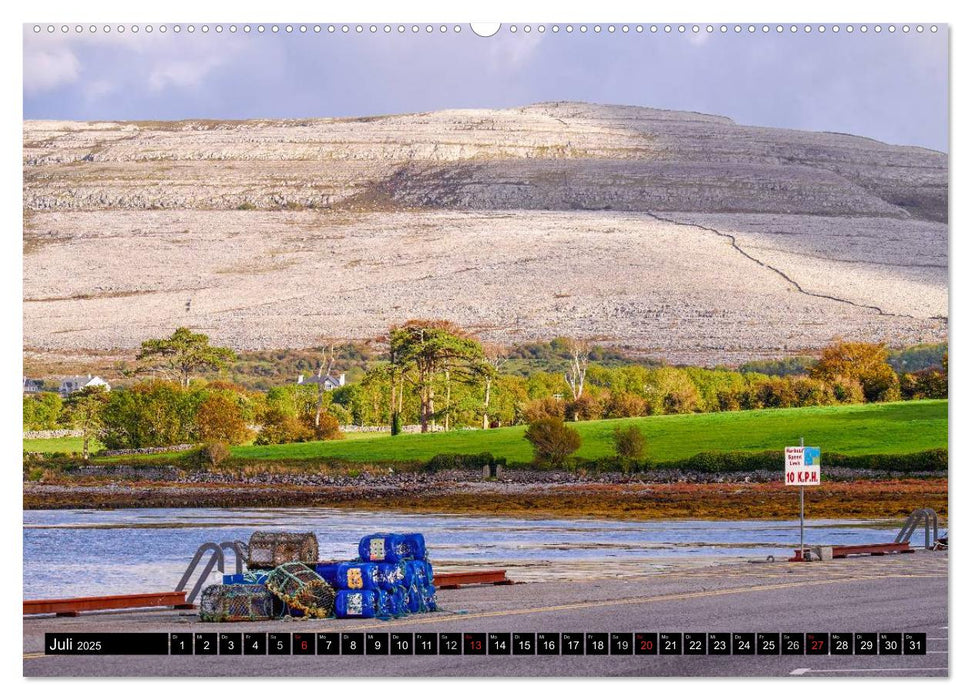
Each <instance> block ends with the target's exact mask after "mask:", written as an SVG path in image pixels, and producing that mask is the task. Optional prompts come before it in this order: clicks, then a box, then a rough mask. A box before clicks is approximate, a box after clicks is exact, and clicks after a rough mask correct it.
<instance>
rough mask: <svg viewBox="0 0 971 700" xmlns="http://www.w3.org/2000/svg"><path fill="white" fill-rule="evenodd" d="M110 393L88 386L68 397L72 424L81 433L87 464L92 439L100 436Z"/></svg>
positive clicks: (83, 457) (99, 387)
mask: <svg viewBox="0 0 971 700" xmlns="http://www.w3.org/2000/svg"><path fill="white" fill-rule="evenodd" d="M107 403H108V392H107V391H105V389H104V387H102V386H88V387H84V388H83V389H81V390H80V391H76V392H74V393H73V394H71V395H70V396H69V397H68V400H67V411H68V415H69V416H70V419H71V422H72V423H73V424H74V426H75V427H76V428H77V429H78V430H80V431H81V458H82V459H83V460H84V461H85V462H87V461H88V456H89V454H90V450H89V447H90V445H91V440H92V438H95V437H97V436H98V435H99V433H100V431H101V428H102V418H103V413H104V408H105V405H106V404H107Z"/></svg>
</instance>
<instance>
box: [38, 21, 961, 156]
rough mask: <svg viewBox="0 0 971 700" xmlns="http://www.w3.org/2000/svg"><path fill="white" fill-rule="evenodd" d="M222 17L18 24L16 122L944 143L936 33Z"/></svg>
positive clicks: (941, 54)
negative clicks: (360, 27) (174, 122)
mask: <svg viewBox="0 0 971 700" xmlns="http://www.w3.org/2000/svg"><path fill="white" fill-rule="evenodd" d="M211 26H214V25H211ZM224 26H225V27H227V29H225V30H224V31H223V32H222V33H221V34H216V33H215V32H214V31H212V30H211V31H210V32H209V33H208V34H202V33H201V32H199V31H196V32H195V33H194V34H192V35H190V34H188V33H187V32H185V31H184V30H183V32H181V33H180V34H174V33H173V32H171V31H169V32H167V33H166V34H164V35H163V34H160V33H159V32H158V30H157V28H156V30H155V31H154V32H152V33H151V34H147V33H146V32H145V31H144V30H142V31H140V32H139V33H138V34H132V33H131V31H130V30H129V31H127V32H126V33H124V34H118V32H117V31H113V32H112V33H110V34H107V35H106V34H104V33H103V32H101V31H99V32H98V33H97V34H95V35H91V34H90V33H88V32H87V30H85V32H83V33H82V34H80V35H78V34H75V32H74V30H73V26H72V28H71V30H70V31H69V32H68V33H67V34H61V32H60V30H59V29H58V30H57V31H55V33H53V34H48V33H47V32H46V31H43V32H41V33H40V34H35V33H34V32H33V31H32V28H31V26H25V28H24V118H26V119H184V118H218V119H243V118H255V117H329V116H359V115H370V114H391V113H401V112H420V111H431V110H436V109H446V108H462V107H512V106H518V105H523V104H529V103H533V102H540V101H547V100H582V101H588V102H601V103H611V104H634V105H643V106H650V107H659V108H664V109H683V110H691V111H698V112H708V113H714V114H723V115H726V116H729V117H731V118H733V119H735V120H736V121H737V122H739V123H742V124H755V125H763V126H777V127H786V128H795V129H809V130H820V131H840V132H846V133H853V134H859V135H863V136H869V137H871V138H875V139H878V140H881V141H886V142H889V143H895V144H908V145H917V146H925V147H928V148H933V149H936V150H941V151H946V150H947V146H948V38H947V29H946V28H944V27H942V28H941V29H940V30H939V31H938V32H937V33H936V34H932V33H930V32H929V31H925V32H923V33H922V34H918V33H916V32H914V31H911V32H910V33H908V34H904V33H902V32H901V31H899V30H898V31H897V32H895V33H893V34H891V33H889V32H887V31H886V30H885V31H883V32H881V33H880V34H877V33H874V32H873V31H872V30H871V31H870V32H867V33H866V34H861V33H860V32H859V31H856V32H854V33H853V34H847V33H846V32H845V30H844V31H841V32H840V33H839V34H833V33H832V32H831V31H828V32H826V33H825V34H821V35H820V34H818V33H816V32H813V33H811V34H805V33H804V32H802V31H799V32H798V33H795V34H792V33H790V32H789V31H788V30H786V31H785V32H784V33H782V34H777V33H776V32H775V31H774V29H773V31H771V32H770V33H768V34H762V33H761V32H760V31H759V32H757V33H756V34H754V35H751V34H748V33H747V32H746V31H743V32H742V33H741V34H735V33H734V32H733V31H731V30H729V32H728V33H727V34H720V33H719V32H718V31H717V29H716V31H715V33H713V34H710V35H709V34H707V33H706V32H705V31H704V29H702V32H701V33H700V34H697V35H694V34H691V33H690V32H689V33H687V34H678V33H676V32H674V33H672V34H664V33H663V32H659V33H658V34H651V33H649V32H648V31H645V32H644V33H641V34H637V33H635V32H633V31H631V32H630V33H628V34H626V35H625V34H622V33H621V32H619V31H617V32H615V33H613V34H608V33H606V32H602V33H601V34H594V33H593V32H592V31H588V32H587V33H586V34H580V33H579V32H577V31H574V32H573V33H572V34H567V33H566V32H565V31H560V32H559V33H558V34H553V33H552V32H550V31H547V32H546V33H544V34H539V33H538V32H537V31H535V29H534V30H533V31H532V32H531V33H529V34H526V33H524V32H523V31H522V29H520V31H518V32H516V33H515V34H512V33H510V32H508V31H507V30H505V29H504V30H503V31H501V32H500V33H499V34H497V35H496V36H493V37H490V38H482V37H477V36H475V35H474V34H472V33H471V32H470V31H469V30H468V27H467V26H464V27H463V31H462V32H461V33H459V34H455V33H454V32H452V31H449V32H448V33H446V34H441V33H439V31H438V29H437V27H436V30H435V32H433V33H432V34H428V33H426V32H425V31H424V29H422V31H421V32H420V33H418V34H412V33H411V31H410V30H409V31H407V32H406V33H405V34H403V35H399V34H398V33H397V32H396V31H394V32H392V33H391V34H390V35H386V34H384V33H383V32H381V31H380V30H379V32H378V33H377V34H374V35H372V34H370V33H369V32H368V31H367V30H365V32H364V33H363V34H357V33H355V32H354V31H353V30H352V31H351V32H350V33H349V34H346V35H345V34H342V33H341V32H340V31H338V32H336V33H334V34H329V33H327V31H326V29H325V30H324V31H323V32H321V33H320V34H315V33H313V31H312V30H310V31H308V32H307V33H306V34H300V33H299V32H297V31H295V32H294V33H293V34H286V33H285V32H283V31H282V30H281V32H280V33H279V34H272V33H271V32H269V31H267V32H266V33H264V34H262V35H260V34H257V33H256V32H255V31H253V32H251V33H250V34H243V33H242V32H237V33H236V34H230V33H229V31H228V25H224ZM253 26H254V27H255V25H253ZM267 26H269V25H267ZM534 26H535V25H534ZM561 26H562V25H561Z"/></svg>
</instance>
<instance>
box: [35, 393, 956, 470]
mask: <svg viewBox="0 0 971 700" xmlns="http://www.w3.org/2000/svg"><path fill="white" fill-rule="evenodd" d="M570 425H571V426H573V427H574V428H576V429H577V430H578V431H579V432H580V435H581V437H582V439H583V446H582V447H581V448H580V451H579V452H577V456H578V457H580V458H584V459H593V458H597V457H608V456H611V455H613V454H614V448H613V441H612V436H613V431H614V428H615V427H616V426H627V425H638V426H639V427H640V428H641V430H642V431H643V432H644V434H645V436H646V437H647V445H648V446H647V457H648V458H650V459H652V460H654V461H656V462H668V461H673V460H677V459H684V458H687V457H691V456H693V455H696V454H698V453H699V452H731V451H752V452H758V451H762V450H781V449H782V448H783V447H785V446H786V445H798V444H799V438H800V437H805V439H806V444H807V445H818V446H820V447H822V449H823V452H824V454H825V453H826V452H839V453H842V454H846V455H862V454H907V453H911V452H921V451H923V450H930V449H935V448H946V447H947V401H907V402H899V403H886V404H863V405H854V406H824V407H814V408H790V409H767V410H761V411H737V412H729V413H704V414H686V415H675V416H651V417H648V418H624V419H619V420H600V421H586V422H581V423H571V424H570ZM525 430H526V428H525V426H515V427H512V428H499V429H496V430H458V431H452V432H449V433H432V434H426V435H420V434H407V435H398V436H396V437H391V436H390V435H388V434H386V433H379V434H373V433H350V434H348V436H347V438H346V439H344V440H332V441H328V442H303V443H295V444H290V445H265V446H258V445H246V446H240V447H234V448H233V449H232V453H233V456H234V457H237V458H240V459H253V460H266V461H273V460H304V459H307V460H310V459H326V458H336V459H344V460H348V461H352V462H394V461H398V462H410V461H427V460H429V459H431V458H432V457H434V456H435V455H437V454H479V453H481V452H491V453H492V454H493V455H495V456H496V457H505V458H506V459H508V460H509V461H512V462H528V461H530V460H531V459H532V449H531V447H530V445H529V443H527V442H526V440H525V439H524V438H523V433H524V432H525ZM99 447H100V445H92V451H94V450H95V449H98V448H99ZM24 449H25V450H28V451H31V452H46V453H51V452H80V451H81V440H80V439H79V438H59V439H55V440H24ZM174 456H176V455H146V456H145V458H146V459H151V460H158V459H165V458H169V457H174ZM141 459H142V458H141V457H132V456H126V457H112V458H103V459H100V460H98V461H104V462H116V461H133V460H134V461H141Z"/></svg>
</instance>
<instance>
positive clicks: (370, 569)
mask: <svg viewBox="0 0 971 700" xmlns="http://www.w3.org/2000/svg"><path fill="white" fill-rule="evenodd" d="M336 582H337V583H336V586H337V588H345V589H347V590H352V591H353V590H362V589H366V590H374V589H377V588H380V587H381V572H380V571H379V570H378V567H377V565H376V564H371V563H368V562H354V561H348V562H344V563H343V564H340V565H339V566H338V567H337V577H336Z"/></svg>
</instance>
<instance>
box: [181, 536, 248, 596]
mask: <svg viewBox="0 0 971 700" xmlns="http://www.w3.org/2000/svg"><path fill="white" fill-rule="evenodd" d="M227 549H229V550H232V552H233V553H234V554H235V555H236V573H237V574H241V573H243V560H244V559H245V558H246V554H245V552H244V549H245V545H244V544H243V543H242V542H238V541H237V542H220V543H219V544H216V543H215V542H206V543H205V544H202V545H200V546H199V549H197V550H196V553H195V556H194V557H192V561H191V562H189V566H188V568H187V569H186V570H185V573H184V574H182V578H181V579H180V580H179V584H178V585H177V586H176V587H175V590H176V591H184V590H185V587H186V585H187V584H188V583H189V579H191V578H192V574H194V573H195V570H196V568H197V567H198V566H199V562H200V561H202V557H203V556H204V555H205V554H206V552H210V551H211V552H212V555H211V556H210V557H209V561H207V562H206V565H205V566H204V567H203V569H202V574H200V576H199V580H198V581H196V585H195V586H193V588H192V591H191V592H190V593H189V594H188V595H187V596H186V597H185V602H186V603H190V604H191V603H192V602H193V601H194V600H195V599H196V596H197V595H199V591H200V590H202V587H203V585H205V583H206V580H207V579H208V578H209V574H211V573H212V570H213V568H216V569H217V570H218V571H219V573H221V574H224V573H226V556H225V553H224V552H225V550H227Z"/></svg>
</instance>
